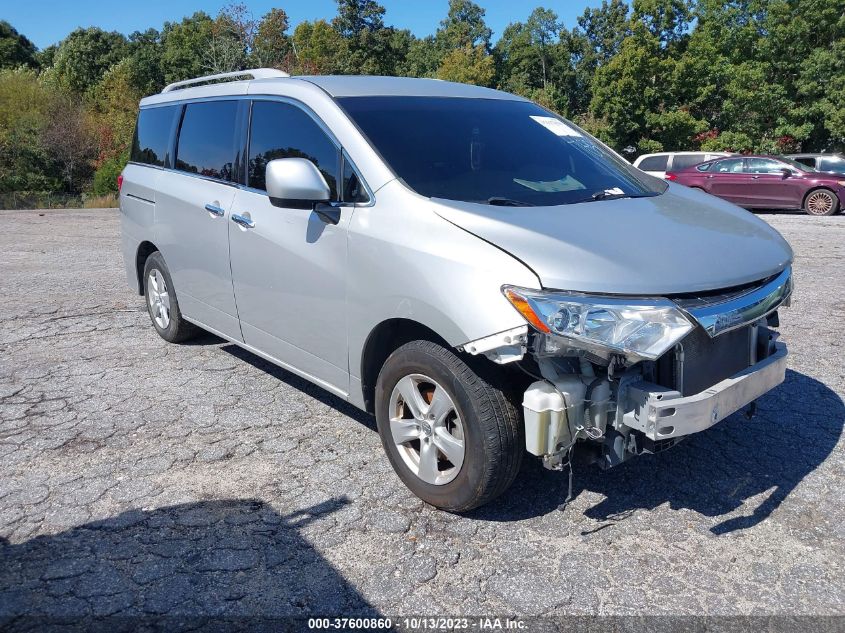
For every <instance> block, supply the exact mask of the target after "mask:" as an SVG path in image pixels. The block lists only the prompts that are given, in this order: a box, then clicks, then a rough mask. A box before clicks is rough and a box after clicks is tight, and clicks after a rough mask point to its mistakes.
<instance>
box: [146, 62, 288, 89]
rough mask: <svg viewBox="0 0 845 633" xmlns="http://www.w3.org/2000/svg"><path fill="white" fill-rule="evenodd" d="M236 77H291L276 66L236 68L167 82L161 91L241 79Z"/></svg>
mask: <svg viewBox="0 0 845 633" xmlns="http://www.w3.org/2000/svg"><path fill="white" fill-rule="evenodd" d="M236 77H249V78H251V79H271V78H282V77H290V75H289V74H288V73H286V72H284V71H282V70H276V69H275V68H251V69H249V70H236V71H234V72H230V73H218V74H216V75H206V76H205V77H197V78H195V79H185V80H184V81H175V82H173V83H172V84H167V85H166V86H165V87H164V90H162V91H161V93H162V94H164V93H165V92H172V91H173V90H180V89H182V88H187V87H188V86H194V85H197V84H204V83H208V82H211V81H217V80H218V79H229V80H230V81H240V79H235V78H236Z"/></svg>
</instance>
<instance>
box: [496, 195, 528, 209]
mask: <svg viewBox="0 0 845 633" xmlns="http://www.w3.org/2000/svg"><path fill="white" fill-rule="evenodd" d="M487 204H492V205H493V206H495V207H533V206H536V205H533V204H531V203H530V202H524V201H522V200H513V199H512V198H496V197H493V198H487Z"/></svg>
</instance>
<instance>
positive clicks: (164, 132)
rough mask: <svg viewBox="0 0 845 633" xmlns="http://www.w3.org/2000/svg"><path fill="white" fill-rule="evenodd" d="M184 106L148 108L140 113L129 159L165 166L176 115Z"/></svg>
mask: <svg viewBox="0 0 845 633" xmlns="http://www.w3.org/2000/svg"><path fill="white" fill-rule="evenodd" d="M181 109H182V106H165V107H161V108H146V109H144V110H141V111H140V112H139V113H138V124H137V125H136V126H135V136H134V137H133V139H132V151H131V153H130V155H129V160H130V161H132V162H133V163H141V164H143V165H157V166H158V167H163V166H164V163H165V157H166V156H167V150H168V149H169V148H170V137H171V134H172V132H173V126H174V124H175V122H176V115H177V114H178V113H179V112H180V111H181Z"/></svg>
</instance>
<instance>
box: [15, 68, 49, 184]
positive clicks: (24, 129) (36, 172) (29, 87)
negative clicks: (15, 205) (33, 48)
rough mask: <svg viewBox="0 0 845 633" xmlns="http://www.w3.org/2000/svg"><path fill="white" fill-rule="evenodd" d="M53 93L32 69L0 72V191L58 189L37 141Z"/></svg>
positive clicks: (42, 148) (47, 114)
mask: <svg viewBox="0 0 845 633" xmlns="http://www.w3.org/2000/svg"><path fill="white" fill-rule="evenodd" d="M53 94H54V93H53V92H52V91H50V90H49V88H48V87H47V86H46V85H45V84H44V82H42V81H40V80H39V78H38V76H37V74H36V73H35V72H34V71H32V70H29V69H26V70H24V69H8V70H2V71H0V192H9V191H56V190H59V189H61V188H62V184H61V177H60V175H59V174H58V170H57V169H56V168H55V166H54V164H53V162H52V160H51V157H50V152H49V149H48V148H47V147H46V146H45V145H44V144H43V143H42V142H41V130H42V129H43V128H44V127H45V125H46V124H47V119H48V117H49V109H50V103H51V101H52V99H53Z"/></svg>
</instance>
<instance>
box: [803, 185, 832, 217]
mask: <svg viewBox="0 0 845 633" xmlns="http://www.w3.org/2000/svg"><path fill="white" fill-rule="evenodd" d="M838 210H839V198H837V197H836V194H834V193H833V192H832V191H829V190H827V189H816V190H815V191H811V192H810V193H809V194H807V197H806V198H805V199H804V211H805V212H806V213H808V214H809V215H833V214H834V213H836V212H837V211H838Z"/></svg>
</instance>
